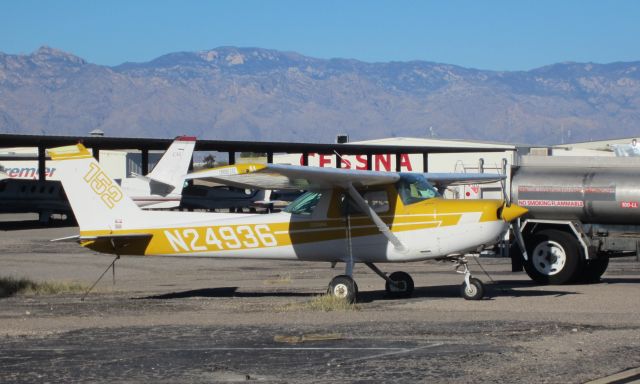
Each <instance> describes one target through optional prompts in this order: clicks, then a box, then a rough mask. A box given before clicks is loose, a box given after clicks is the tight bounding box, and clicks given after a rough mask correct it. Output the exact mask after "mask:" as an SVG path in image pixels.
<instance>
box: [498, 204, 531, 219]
mask: <svg viewBox="0 0 640 384" xmlns="http://www.w3.org/2000/svg"><path fill="white" fill-rule="evenodd" d="M527 212H529V210H528V209H527V208H524V207H521V206H519V205H516V204H511V205H509V206H507V205H506V204H505V205H504V206H503V207H502V212H501V217H502V220H504V221H506V222H510V221H512V220H515V219H517V218H518V217H520V216H522V215H524V214H525V213H527Z"/></svg>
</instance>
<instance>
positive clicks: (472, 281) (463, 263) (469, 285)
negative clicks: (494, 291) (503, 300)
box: [453, 256, 484, 300]
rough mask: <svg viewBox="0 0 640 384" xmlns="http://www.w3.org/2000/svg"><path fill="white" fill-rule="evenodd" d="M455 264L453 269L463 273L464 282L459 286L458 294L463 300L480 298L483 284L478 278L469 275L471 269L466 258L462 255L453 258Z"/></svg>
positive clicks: (482, 292)
mask: <svg viewBox="0 0 640 384" xmlns="http://www.w3.org/2000/svg"><path fill="white" fill-rule="evenodd" d="M453 260H454V262H455V263H456V264H455V269H456V272H457V273H461V274H463V275H464V282H463V283H462V285H461V286H460V295H461V296H462V297H463V298H464V299H465V300H482V298H483V297H484V284H482V281H480V279H476V278H475V277H473V276H471V271H470V270H469V266H468V265H467V264H468V261H467V258H466V257H464V256H460V257H456V258H454V259H453Z"/></svg>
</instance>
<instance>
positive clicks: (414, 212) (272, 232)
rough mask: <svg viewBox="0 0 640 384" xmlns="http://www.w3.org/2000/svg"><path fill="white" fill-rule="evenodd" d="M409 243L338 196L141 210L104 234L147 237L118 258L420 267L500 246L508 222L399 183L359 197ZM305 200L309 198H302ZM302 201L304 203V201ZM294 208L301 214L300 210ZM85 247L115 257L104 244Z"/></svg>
mask: <svg viewBox="0 0 640 384" xmlns="http://www.w3.org/2000/svg"><path fill="white" fill-rule="evenodd" d="M361 193H362V195H363V197H364V198H365V199H366V201H367V202H368V204H369V206H371V207H372V208H373V210H374V211H375V212H376V213H377V214H378V216H379V217H380V218H381V219H382V220H383V221H384V223H385V224H386V225H387V226H388V227H389V228H390V229H391V231H392V232H393V234H394V235H395V236H396V237H397V238H398V239H399V240H400V241H401V242H402V244H403V245H404V248H403V249H397V247H394V246H393V245H392V244H391V243H390V242H389V240H388V238H387V237H385V236H384V235H383V234H382V233H381V232H380V230H379V228H378V227H377V226H376V225H375V223H374V222H373V221H372V219H371V218H370V217H369V216H367V215H365V214H363V213H361V212H359V211H358V209H357V208H356V207H355V206H354V205H353V204H351V205H349V202H348V201H349V199H348V198H346V196H345V193H344V192H343V191H341V190H338V189H335V190H326V191H321V192H318V193H315V195H313V194H311V195H309V196H308V201H302V202H299V201H298V200H296V202H294V203H292V206H293V207H294V208H293V209H289V210H288V211H287V212H280V213H273V214H219V213H185V212H144V215H141V216H140V217H138V218H132V219H131V221H129V220H127V219H126V218H125V219H123V221H122V222H120V223H114V224H113V225H112V228H111V229H110V230H97V231H92V230H90V229H89V230H87V229H82V228H81V233H80V235H81V236H82V237H85V238H88V237H92V236H101V235H123V236H126V235H131V234H150V235H151V236H150V237H148V238H147V239H145V240H137V242H138V243H137V244H134V245H132V246H129V247H128V249H127V247H124V248H123V249H121V250H119V253H121V254H140V255H174V256H200V257H229V258H260V259H287V260H296V259H297V260H312V261H343V260H346V259H347V258H349V257H353V259H354V261H370V262H387V261H416V260H425V259H430V258H437V257H442V256H446V255H449V254H452V253H463V252H466V251H470V250H476V249H478V248H479V247H482V246H484V245H489V244H493V243H495V241H496V240H497V239H498V238H499V237H500V236H501V235H502V234H503V233H504V231H505V230H506V228H507V223H506V222H505V221H503V220H502V219H501V218H500V217H499V216H500V213H499V210H500V208H501V207H502V201H499V200H477V201H469V200H466V201H460V200H444V199H442V198H440V197H437V196H433V197H430V198H424V199H420V200H419V201H407V199H406V198H404V199H403V197H402V196H401V194H399V193H398V190H397V189H396V186H395V185H387V186H384V187H379V188H374V189H369V190H366V191H361ZM300 199H302V200H304V196H302V197H301V198H300ZM300 199H299V200H300ZM296 204H297V209H296ZM83 245H84V246H87V247H89V248H92V249H95V250H98V251H101V252H111V253H113V247H112V246H111V244H110V243H109V241H107V240H101V239H98V240H90V241H85V242H84V243H83Z"/></svg>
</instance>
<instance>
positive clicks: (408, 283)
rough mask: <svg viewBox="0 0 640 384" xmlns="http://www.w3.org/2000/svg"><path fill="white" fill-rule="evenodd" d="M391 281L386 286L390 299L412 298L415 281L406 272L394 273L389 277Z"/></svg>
mask: <svg viewBox="0 0 640 384" xmlns="http://www.w3.org/2000/svg"><path fill="white" fill-rule="evenodd" d="M389 280H391V281H393V284H392V283H390V282H389V281H387V282H386V283H385V285H384V289H385V290H386V291H387V295H388V296H389V297H397V298H400V297H410V296H411V294H412V293H413V279H412V278H411V276H410V275H409V274H408V273H406V272H393V273H392V274H391V275H389Z"/></svg>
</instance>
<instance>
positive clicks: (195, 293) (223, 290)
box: [133, 287, 316, 300]
mask: <svg viewBox="0 0 640 384" xmlns="http://www.w3.org/2000/svg"><path fill="white" fill-rule="evenodd" d="M315 295H316V294H315V293H308V292H287V291H272V292H238V287H219V288H203V289H192V290H189V291H180V292H170V293H164V294H160V295H152V296H145V297H134V298H133V299H134V300H141V299H155V300H171V299H188V298H192V297H211V298H214V297H305V296H306V297H312V296H315Z"/></svg>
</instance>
